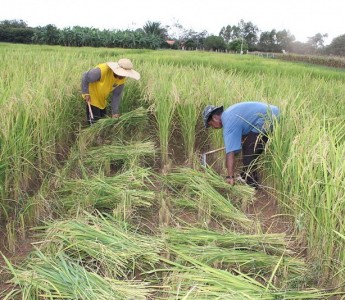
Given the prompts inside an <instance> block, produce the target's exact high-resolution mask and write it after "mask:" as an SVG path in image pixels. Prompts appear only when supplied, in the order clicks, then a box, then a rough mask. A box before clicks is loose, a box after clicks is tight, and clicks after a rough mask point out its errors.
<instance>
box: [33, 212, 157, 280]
mask: <svg viewBox="0 0 345 300" xmlns="http://www.w3.org/2000/svg"><path fill="white" fill-rule="evenodd" d="M37 229H39V230H40V231H43V230H44V231H43V233H41V236H42V238H43V241H42V244H41V245H40V250H41V251H43V252H44V253H46V254H47V253H50V255H51V256H55V255H56V254H57V253H60V252H61V253H63V252H65V253H66V254H67V255H68V256H69V257H71V258H74V260H76V261H81V263H82V264H83V265H85V266H87V267H88V268H90V269H93V270H97V273H98V274H104V275H105V276H108V277H112V278H117V279H124V278H125V279H126V278H129V277H132V276H133V274H134V273H135V272H143V271H147V270H151V269H152V268H154V266H155V264H157V263H158V262H159V254H160V252H161V251H162V248H163V245H162V242H161V241H160V240H159V239H157V238H155V237H150V236H145V235H143V234H140V233H139V232H137V230H136V229H135V228H132V227H131V226H130V225H129V224H126V223H125V222H121V221H118V220H116V219H115V218H114V217H111V216H109V215H102V214H101V213H99V212H98V213H97V212H96V213H95V214H93V215H91V214H88V213H84V214H82V215H81V216H79V217H78V218H76V219H69V220H61V221H55V222H52V223H49V224H47V225H45V226H41V227H39V228H37Z"/></svg>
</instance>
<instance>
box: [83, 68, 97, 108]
mask: <svg viewBox="0 0 345 300" xmlns="http://www.w3.org/2000/svg"><path fill="white" fill-rule="evenodd" d="M100 79H101V69H100V68H94V69H91V70H89V71H88V72H85V73H84V74H83V77H82V79H81V92H82V95H83V97H84V99H85V100H86V101H87V102H90V101H91V99H90V93H89V83H91V82H95V81H98V80H100Z"/></svg>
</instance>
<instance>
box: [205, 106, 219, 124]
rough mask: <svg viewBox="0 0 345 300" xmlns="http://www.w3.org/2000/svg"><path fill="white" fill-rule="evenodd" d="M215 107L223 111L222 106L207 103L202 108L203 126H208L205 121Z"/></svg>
mask: <svg viewBox="0 0 345 300" xmlns="http://www.w3.org/2000/svg"><path fill="white" fill-rule="evenodd" d="M217 109H221V110H222V111H223V106H214V105H207V106H206V107H205V108H204V111H203V112H202V117H203V119H204V124H205V128H208V127H210V125H208V124H207V121H208V119H209V117H210V116H211V115H212V113H213V112H214V111H216V110H217Z"/></svg>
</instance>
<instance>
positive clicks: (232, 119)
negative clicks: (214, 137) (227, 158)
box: [222, 102, 279, 153]
mask: <svg viewBox="0 0 345 300" xmlns="http://www.w3.org/2000/svg"><path fill="white" fill-rule="evenodd" d="M278 115H279V109H278V107H276V106H274V105H269V104H266V103H262V102H241V103H237V104H234V105H232V106H230V107H228V108H227V109H226V110H224V112H223V113H222V124H223V138H224V144H225V150H226V153H229V152H233V151H235V152H238V151H240V150H241V149H242V145H241V142H242V136H243V135H247V134H248V133H249V132H250V131H252V132H267V131H268V130H269V129H271V127H272V118H273V117H278Z"/></svg>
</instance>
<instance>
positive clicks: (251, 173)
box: [241, 132, 268, 187]
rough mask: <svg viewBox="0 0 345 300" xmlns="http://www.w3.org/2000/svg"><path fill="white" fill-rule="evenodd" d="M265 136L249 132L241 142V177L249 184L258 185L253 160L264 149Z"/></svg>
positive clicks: (255, 165)
mask: <svg viewBox="0 0 345 300" xmlns="http://www.w3.org/2000/svg"><path fill="white" fill-rule="evenodd" d="M267 140H268V138H267V136H264V135H261V134H259V133H256V132H249V134H248V135H247V136H245V137H244V142H243V144H242V159H243V172H242V173H241V177H242V178H243V179H244V180H245V181H246V183H247V184H249V185H251V186H255V187H257V186H258V171H257V164H256V162H255V160H256V159H257V158H258V156H259V155H260V154H261V153H262V152H263V151H264V149H265V144H266V143H267Z"/></svg>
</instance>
